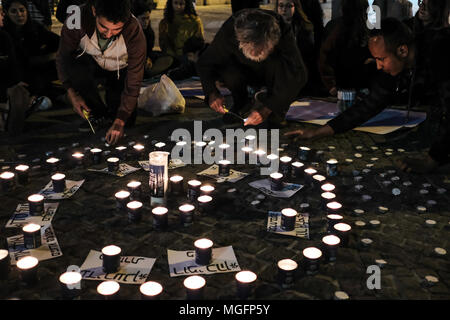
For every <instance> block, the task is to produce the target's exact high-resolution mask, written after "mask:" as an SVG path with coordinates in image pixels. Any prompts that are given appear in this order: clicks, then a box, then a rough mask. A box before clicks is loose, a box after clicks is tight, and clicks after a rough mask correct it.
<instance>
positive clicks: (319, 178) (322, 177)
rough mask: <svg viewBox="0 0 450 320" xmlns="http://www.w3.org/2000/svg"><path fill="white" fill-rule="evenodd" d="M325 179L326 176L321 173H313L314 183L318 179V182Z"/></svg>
mask: <svg viewBox="0 0 450 320" xmlns="http://www.w3.org/2000/svg"><path fill="white" fill-rule="evenodd" d="M325 179H326V178H325V177H324V176H322V175H320V174H315V175H313V181H314V183H316V181H317V184H320V183H321V182H323V181H325Z"/></svg>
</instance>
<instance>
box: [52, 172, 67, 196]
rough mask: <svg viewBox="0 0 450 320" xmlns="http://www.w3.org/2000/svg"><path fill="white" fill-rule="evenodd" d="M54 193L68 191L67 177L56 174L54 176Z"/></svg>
mask: <svg viewBox="0 0 450 320" xmlns="http://www.w3.org/2000/svg"><path fill="white" fill-rule="evenodd" d="M52 183H53V191H54V192H55V193H61V192H64V190H66V176H65V175H64V174H62V173H55V174H54V175H53V176H52Z"/></svg>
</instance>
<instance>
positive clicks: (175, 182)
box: [169, 175, 184, 195]
mask: <svg viewBox="0 0 450 320" xmlns="http://www.w3.org/2000/svg"><path fill="white" fill-rule="evenodd" d="M169 180H170V191H171V192H172V194H174V195H179V194H182V193H183V192H184V188H183V177H182V176H178V175H177V176H172V177H170V179H169Z"/></svg>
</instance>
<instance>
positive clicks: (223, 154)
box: [219, 143, 230, 159]
mask: <svg viewBox="0 0 450 320" xmlns="http://www.w3.org/2000/svg"><path fill="white" fill-rule="evenodd" d="M219 149H220V150H222V158H223V159H225V158H227V156H226V153H227V150H229V149H230V145H229V144H226V143H222V144H221V145H219Z"/></svg>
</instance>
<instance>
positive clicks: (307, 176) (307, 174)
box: [304, 168, 317, 186]
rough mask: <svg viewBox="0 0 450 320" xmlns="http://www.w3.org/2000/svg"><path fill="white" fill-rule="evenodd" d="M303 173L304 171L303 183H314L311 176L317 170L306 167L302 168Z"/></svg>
mask: <svg viewBox="0 0 450 320" xmlns="http://www.w3.org/2000/svg"><path fill="white" fill-rule="evenodd" d="M304 173H305V185H310V186H312V185H313V183H314V179H313V178H312V177H313V176H314V175H315V174H316V173H317V170H316V169H313V168H307V169H305V170H304Z"/></svg>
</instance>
